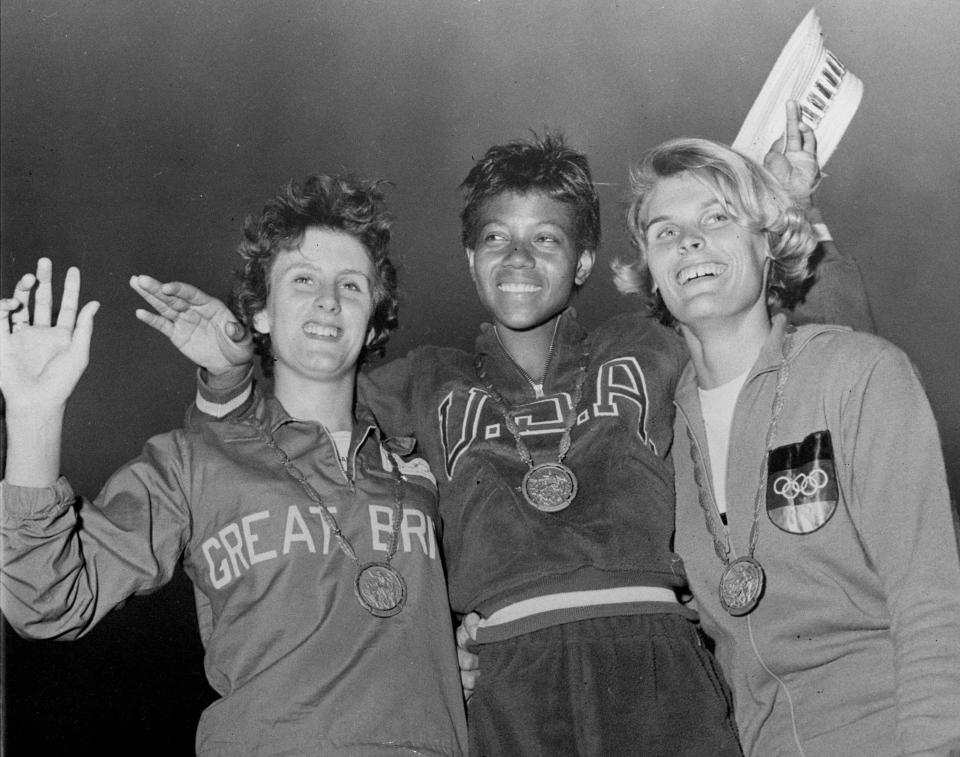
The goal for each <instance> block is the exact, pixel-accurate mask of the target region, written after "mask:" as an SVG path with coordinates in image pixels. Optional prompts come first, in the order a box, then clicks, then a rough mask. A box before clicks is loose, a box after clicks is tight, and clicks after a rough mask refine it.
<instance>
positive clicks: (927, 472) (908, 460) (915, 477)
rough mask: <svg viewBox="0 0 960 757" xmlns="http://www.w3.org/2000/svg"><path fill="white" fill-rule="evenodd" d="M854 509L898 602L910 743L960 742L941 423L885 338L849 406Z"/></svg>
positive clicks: (910, 747) (927, 746)
mask: <svg viewBox="0 0 960 757" xmlns="http://www.w3.org/2000/svg"><path fill="white" fill-rule="evenodd" d="M843 413H844V421H843V426H844V428H843V433H844V436H845V438H844V445H845V446H847V448H848V449H852V450H853V454H852V458H850V457H848V459H851V460H852V466H853V468H852V476H853V488H854V490H855V491H854V493H853V496H854V505H855V512H857V513H858V515H859V521H860V524H859V530H860V533H861V538H862V539H863V542H864V547H865V549H866V551H867V553H868V556H869V558H870V559H871V561H872V562H873V564H874V565H875V567H876V571H877V575H878V576H879V577H880V580H881V581H882V584H883V587H884V590H885V594H886V597H887V605H888V609H889V612H890V619H891V628H892V634H893V641H894V654H895V669H896V675H897V710H898V716H897V717H898V723H897V731H898V734H899V738H900V742H901V743H900V745H899V746H900V749H901V753H902V754H905V755H917V754H924V755H925V754H946V753H947V750H948V748H949V747H953V748H960V559H958V556H957V541H956V538H955V533H954V521H953V516H952V512H951V507H952V506H951V504H950V498H949V494H948V491H947V483H946V473H945V470H944V464H943V456H942V453H941V448H940V440H939V436H938V434H937V429H936V423H935V420H934V417H933V413H932V412H931V409H930V406H929V404H928V402H927V398H926V396H925V394H924V392H923V389H922V387H921V385H920V381H919V379H918V377H917V375H916V372H915V371H914V368H913V365H912V364H911V363H910V361H909V359H908V358H907V357H906V355H904V354H903V353H902V352H901V351H900V350H898V349H897V348H895V347H893V345H889V344H888V345H886V346H885V348H884V349H883V350H882V351H881V353H880V354H879V357H878V358H877V360H876V361H875V362H874V363H873V364H872V365H871V366H870V367H869V369H868V370H867V371H866V372H865V373H864V374H863V375H862V376H861V377H860V380H859V381H858V383H857V384H855V385H854V388H853V391H852V392H851V394H850V396H849V398H848V400H847V402H846V407H845V408H844V409H843Z"/></svg>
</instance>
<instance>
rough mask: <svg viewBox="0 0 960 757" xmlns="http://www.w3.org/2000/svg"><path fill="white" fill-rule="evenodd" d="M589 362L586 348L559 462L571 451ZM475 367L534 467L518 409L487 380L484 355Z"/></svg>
mask: <svg viewBox="0 0 960 757" xmlns="http://www.w3.org/2000/svg"><path fill="white" fill-rule="evenodd" d="M589 363H590V351H589V349H584V351H583V354H582V355H581V356H580V366H579V373H578V374H577V379H576V382H575V383H574V387H573V401H572V402H571V405H570V408H569V409H568V410H567V412H566V414H565V415H564V419H563V436H562V437H561V438H560V448H559V450H558V451H557V462H558V463H562V462H563V458H564V457H566V456H567V452H569V451H570V432H571V431H572V430H573V424H574V423H576V421H577V408H578V407H579V405H580V400H581V399H582V398H583V384H584V382H585V381H586V378H587V366H588V365H589ZM474 368H475V370H476V372H477V378H479V379H480V381H481V382H482V383H483V385H484V389H485V390H486V391H487V394H489V395H490V399H491V400H493V404H494V405H495V406H496V408H497V410H498V411H499V412H500V414H501V415H502V416H503V420H504V423H505V424H506V426H507V430H508V431H510V433H511V434H512V435H513V439H514V441H515V443H516V445H517V453H518V454H519V455H520V459H521V460H523V462H524V463H526V465H527V467H529V468H531V469H532V468H533V467H534V462H533V455H531V454H530V450H529V449H528V448H527V445H526V443H525V442H524V441H523V436H522V435H521V434H520V427H519V426H518V425H517V421H516V417H515V416H516V412H517V411H516V410H515V409H514V408H512V407H510V406H509V405H507V401H506V400H505V399H504V398H503V395H502V394H500V392H498V391H497V390H496V388H495V387H494V385H493V383H492V382H490V381H487V373H486V369H485V368H484V365H483V357H482V356H480V355H477V358H476V361H475V362H474Z"/></svg>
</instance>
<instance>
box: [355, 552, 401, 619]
mask: <svg viewBox="0 0 960 757" xmlns="http://www.w3.org/2000/svg"><path fill="white" fill-rule="evenodd" d="M353 588H354V591H355V592H356V595H357V600H358V601H359V602H360V604H361V605H362V606H363V607H364V608H365V609H366V610H367V611H368V612H369V613H370V614H371V615H375V616H376V617H378V618H389V617H390V616H391V615H396V614H397V613H398V612H400V610H402V609H403V604H404V602H406V601H407V585H406V583H405V582H404V580H403V576H401V575H400V573H399V571H397V569H396V568H394V567H392V566H390V565H389V564H387V563H385V562H370V563H367V564H366V565H364V566H363V567H361V568H360V570H359V571H358V572H357V580H356V582H355V583H354V587H353Z"/></svg>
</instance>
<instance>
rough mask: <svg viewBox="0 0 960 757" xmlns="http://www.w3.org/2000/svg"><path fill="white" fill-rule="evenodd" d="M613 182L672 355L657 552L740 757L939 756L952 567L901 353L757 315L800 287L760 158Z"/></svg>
mask: <svg viewBox="0 0 960 757" xmlns="http://www.w3.org/2000/svg"><path fill="white" fill-rule="evenodd" d="M633 178H634V183H633V198H632V203H631V207H630V211H629V221H630V227H631V230H632V231H633V233H634V243H635V246H636V248H637V250H638V252H639V256H638V258H637V259H636V260H635V261H633V263H632V264H630V265H626V266H620V268H619V276H620V278H619V282H620V284H621V286H622V287H624V288H626V289H628V290H630V289H633V290H636V289H637V288H640V289H643V290H645V291H647V292H652V293H653V295H654V297H655V300H654V303H653V309H654V310H655V311H657V312H659V313H660V315H661V316H663V319H664V320H673V321H674V322H675V323H676V325H677V327H678V328H679V330H680V333H681V334H682V335H683V337H684V339H685V341H686V343H687V346H688V347H689V349H690V356H691V361H690V363H689V364H688V366H687V368H686V369H685V371H684V372H683V374H682V375H681V377H680V381H679V383H678V386H677V392H676V405H677V408H678V412H677V416H676V421H675V424H674V449H673V462H674V467H675V472H676V487H677V515H676V517H677V528H676V549H677V551H678V552H679V554H680V556H681V557H682V558H683V561H684V564H685V566H686V569H687V576H688V579H689V582H690V587H691V589H692V590H693V592H694V595H695V596H696V598H697V606H698V609H699V611H700V616H701V619H702V622H703V627H704V629H705V630H706V631H707V633H708V634H709V635H710V636H711V637H712V638H713V639H714V641H715V643H716V653H717V659H718V660H719V661H720V664H721V666H722V667H723V670H724V673H725V675H726V678H727V680H728V681H729V682H730V684H731V686H732V687H733V691H734V697H735V700H736V701H735V705H736V706H735V708H734V711H735V713H736V717H737V723H738V726H739V729H740V736H741V739H742V743H743V748H744V753H745V754H746V755H756V756H757V757H759V756H760V755H769V754H796V755H800V756H801V757H802V755H805V754H806V755H814V754H875V755H883V756H887V755H890V756H892V755H899V754H921V753H922V754H946V753H947V751H948V750H949V749H951V748H953V749H956V748H958V747H960V699H958V697H957V691H960V560H958V556H957V545H956V541H955V539H954V529H953V523H952V520H951V512H950V502H949V497H948V493H947V486H946V477H945V472H944V466H943V458H942V456H941V453H940V443H939V439H938V436H937V429H936V424H935V423H934V420H933V416H932V413H931V411H930V407H929V405H928V404H927V400H926V397H925V395H924V393H923V389H922V388H921V386H920V383H919V381H918V379H917V376H916V374H915V372H914V370H913V367H912V365H911V364H910V361H909V359H908V358H907V357H906V356H905V355H904V354H903V353H902V352H901V351H900V350H899V349H897V348H896V347H894V346H893V345H892V344H890V343H888V342H886V341H884V340H882V339H880V338H878V337H874V336H872V335H867V334H861V333H856V332H852V331H850V330H849V329H846V328H842V327H839V326H823V325H807V326H799V327H795V326H792V325H789V324H788V323H787V321H786V318H785V316H784V315H782V314H781V315H777V316H775V317H774V318H772V319H771V316H770V313H769V308H770V307H771V305H773V304H780V305H786V306H788V307H789V306H790V305H792V304H793V303H794V302H796V301H797V300H798V299H799V298H800V297H801V295H802V292H803V289H804V286H805V285H806V284H807V282H809V280H810V278H811V275H812V270H811V269H812V266H811V265H810V253H811V251H812V249H813V247H814V240H813V235H812V231H811V228H810V225H809V223H808V222H807V220H806V218H805V217H804V214H803V212H802V210H801V209H800V208H799V207H797V206H796V205H794V204H793V203H792V202H790V201H789V200H787V199H786V197H785V196H784V195H783V192H782V191H781V189H780V187H779V185H778V183H777V181H776V179H775V178H774V177H773V176H772V175H771V174H769V173H768V172H766V171H765V170H764V169H763V168H761V167H760V166H758V165H756V164H755V163H753V162H752V161H750V160H748V159H746V158H744V157H743V156H741V155H740V154H738V153H736V152H734V151H733V150H731V149H729V148H727V147H725V146H724V145H720V144H717V143H714V142H707V141H705V140H675V141H672V142H667V143H665V144H663V145H660V146H659V147H657V148H654V149H653V150H652V151H651V152H650V153H648V154H647V156H646V157H645V158H644V160H643V161H642V162H641V164H640V165H639V167H638V168H637V170H636V171H635V172H634V176H633ZM758 466H759V469H760V476H759V481H758V479H757V469H758Z"/></svg>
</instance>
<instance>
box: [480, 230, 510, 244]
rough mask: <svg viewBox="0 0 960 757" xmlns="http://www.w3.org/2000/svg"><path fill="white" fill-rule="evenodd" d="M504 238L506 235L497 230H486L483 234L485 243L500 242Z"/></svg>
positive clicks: (504, 239)
mask: <svg viewBox="0 0 960 757" xmlns="http://www.w3.org/2000/svg"><path fill="white" fill-rule="evenodd" d="M506 240H507V237H506V235H504V234H501V233H500V232H499V231H488V232H487V233H486V234H484V235H483V241H484V243H485V244H500V243H503V242H505V241H506Z"/></svg>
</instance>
